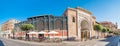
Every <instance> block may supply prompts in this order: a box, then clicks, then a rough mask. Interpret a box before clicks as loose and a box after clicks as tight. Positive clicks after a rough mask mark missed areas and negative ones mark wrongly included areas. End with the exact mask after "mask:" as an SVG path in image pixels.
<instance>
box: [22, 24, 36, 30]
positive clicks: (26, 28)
mask: <svg viewBox="0 0 120 46" xmlns="http://www.w3.org/2000/svg"><path fill="white" fill-rule="evenodd" d="M20 28H21V29H22V30H23V31H28V30H30V29H33V28H34V26H33V25H32V24H23V25H21V27H20Z"/></svg>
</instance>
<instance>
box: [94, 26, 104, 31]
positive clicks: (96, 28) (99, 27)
mask: <svg viewBox="0 0 120 46" xmlns="http://www.w3.org/2000/svg"><path fill="white" fill-rule="evenodd" d="M102 29H103V26H102V25H100V24H96V25H94V30H97V31H101V30H102Z"/></svg>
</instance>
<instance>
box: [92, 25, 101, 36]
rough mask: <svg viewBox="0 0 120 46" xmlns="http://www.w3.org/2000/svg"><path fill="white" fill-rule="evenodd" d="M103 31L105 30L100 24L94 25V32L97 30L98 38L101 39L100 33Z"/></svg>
mask: <svg viewBox="0 0 120 46" xmlns="http://www.w3.org/2000/svg"><path fill="white" fill-rule="evenodd" d="M102 29H103V26H102V25H100V24H96V25H94V30H96V31H97V32H98V38H99V33H100V31H101V30H102Z"/></svg>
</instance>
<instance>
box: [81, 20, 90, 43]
mask: <svg viewBox="0 0 120 46" xmlns="http://www.w3.org/2000/svg"><path fill="white" fill-rule="evenodd" d="M80 26H81V29H80V30H81V32H80V34H81V40H82V41H84V40H87V39H89V37H90V23H89V22H88V21H87V20H82V21H81V23H80Z"/></svg>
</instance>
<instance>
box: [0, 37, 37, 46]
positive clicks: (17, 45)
mask: <svg viewBox="0 0 120 46" xmlns="http://www.w3.org/2000/svg"><path fill="white" fill-rule="evenodd" d="M0 46H39V45H36V44H27V43H23V42H17V41H13V40H9V39H3V38H0Z"/></svg>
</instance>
